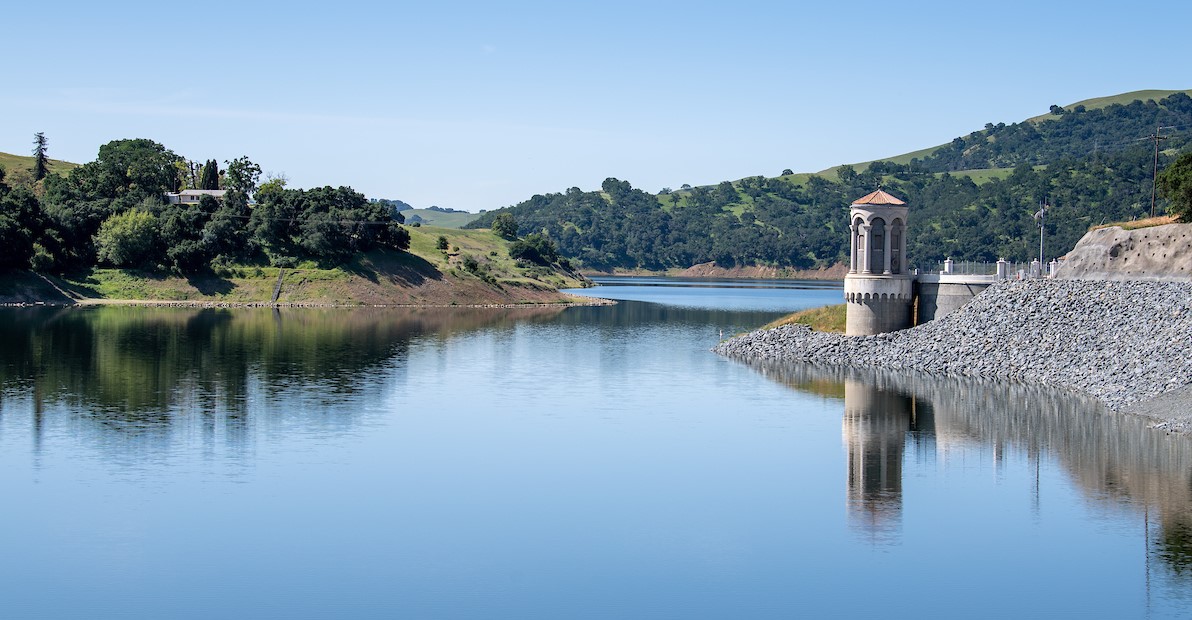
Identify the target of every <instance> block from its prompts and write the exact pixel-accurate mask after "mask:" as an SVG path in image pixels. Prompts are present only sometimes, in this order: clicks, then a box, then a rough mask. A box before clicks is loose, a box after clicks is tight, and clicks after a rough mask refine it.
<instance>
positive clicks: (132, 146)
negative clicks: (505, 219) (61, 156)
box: [0, 134, 409, 274]
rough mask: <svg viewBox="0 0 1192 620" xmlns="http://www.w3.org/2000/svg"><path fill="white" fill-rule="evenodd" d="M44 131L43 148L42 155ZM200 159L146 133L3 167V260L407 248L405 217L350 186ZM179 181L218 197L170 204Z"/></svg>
mask: <svg viewBox="0 0 1192 620" xmlns="http://www.w3.org/2000/svg"><path fill="white" fill-rule="evenodd" d="M44 150H45V143H44V136H42V135H41V134H38V151H39V153H40V154H41V155H44ZM225 164H226V166H225V168H224V169H223V170H220V169H219V165H218V163H217V162H216V161H215V160H207V161H206V162H205V163H204V164H203V165H202V166H201V167H199V166H195V165H193V164H191V163H190V162H188V161H187V160H185V159H184V158H182V157H180V156H178V155H176V154H175V153H174V152H172V151H170V150H169V149H167V148H165V147H164V146H163V145H161V144H158V143H156V142H154V141H152V140H147V139H129V140H115V141H112V142H109V143H107V144H105V145H103V146H101V147H100V149H99V154H98V156H97V157H96V159H95V161H92V162H89V163H87V164H84V165H82V166H79V167H77V168H75V169H73V170H71V171H70V172H68V173H66V174H64V175H63V174H48V175H46V176H44V178H43V179H40V180H37V181H36V182H35V183H32V184H27V183H26V184H17V185H16V186H9V185H7V184H6V183H5V173H4V170H3V169H2V168H0V267H2V268H16V269H30V268H31V269H34V270H36V271H40V272H58V273H61V272H66V271H70V270H75V269H82V268H87V267H91V266H96V265H100V266H110V267H127V268H140V269H145V270H150V271H160V272H174V273H181V274H186V273H195V272H198V271H203V270H207V269H211V268H212V267H213V266H216V267H217V266H225V265H246V264H247V265H251V264H257V265H265V264H268V265H275V266H290V265H294V264H296V263H297V262H298V261H302V260H314V261H318V262H319V263H321V264H324V265H335V264H340V263H342V262H344V261H346V260H348V259H349V258H351V257H352V256H353V255H354V254H356V253H357V252H365V251H368V250H370V249H372V248H375V247H390V248H395V249H407V248H408V247H409V233H408V232H407V231H406V230H405V229H404V228H402V227H401V223H402V222H403V218H402V216H401V214H400V213H399V212H398V211H397V210H396V209H395V208H394V207H393V205H391V204H389V203H386V202H370V201H369V200H368V199H366V198H365V197H364V195H363V194H360V193H359V192H356V191H355V190H353V189H351V188H349V187H339V188H332V187H322V188H314V189H291V188H287V187H286V181H285V179H284V178H274V179H267V180H265V181H264V182H261V168H260V166H258V165H257V164H255V163H254V162H252V161H251V160H249V159H248V158H247V157H240V158H237V159H235V160H231V161H228V162H225ZM184 188H197V189H222V190H225V193H224V194H223V196H222V197H220V198H217V197H215V196H212V195H204V196H202V197H201V198H200V200H199V201H198V202H197V203H195V202H192V203H179V202H171V201H169V200H168V199H167V196H166V195H167V194H168V193H176V192H178V191H179V190H181V189H184Z"/></svg>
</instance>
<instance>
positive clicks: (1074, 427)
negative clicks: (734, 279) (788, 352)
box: [752, 363, 1192, 588]
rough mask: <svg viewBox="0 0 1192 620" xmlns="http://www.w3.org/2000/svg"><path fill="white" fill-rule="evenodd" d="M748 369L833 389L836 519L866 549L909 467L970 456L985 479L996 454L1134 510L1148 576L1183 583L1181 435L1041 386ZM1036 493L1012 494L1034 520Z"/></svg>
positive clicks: (898, 498) (958, 462)
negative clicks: (843, 520) (840, 481)
mask: <svg viewBox="0 0 1192 620" xmlns="http://www.w3.org/2000/svg"><path fill="white" fill-rule="evenodd" d="M752 365H753V366H754V367H755V368H757V370H758V371H759V372H761V373H762V374H764V375H765V376H767V377H769V378H770V379H772V380H774V381H776V382H779V383H782V384H784V385H787V386H790V387H792V388H794V389H796V390H799V391H803V392H810V393H814V394H816V395H819V396H829V397H833V398H839V394H840V390H833V389H832V387H831V385H832V384H833V383H835V384H836V385H839V386H843V395H844V411H843V416H842V423H841V429H842V436H843V441H844V447H845V451H846V460H847V465H846V467H847V474H848V475H847V483H846V498H847V500H846V501H847V503H848V519H849V523H850V525H852V526H853V527H855V528H857V529H858V531H860V532H862V533H863V534H864V535H866V536H869V537H871V538H872V539H873V540H874V541H875V542H879V543H881V542H897V540H898V537H899V535H900V533H901V530H902V516H903V507H904V502H905V501H906V497H905V495H904V493H903V482H904V479H905V478H906V477H907V476H908V475H914V471H913V470H914V468H915V467H917V463H934V462H936V461H938V462H940V463H941V464H942V466H943V467H945V468H946V467H949V466H952V465H954V466H958V467H971V466H972V460H971V459H972V457H973V456H977V457H979V459H980V460H982V461H984V462H986V463H990V462H991V463H992V464H993V468H994V471H995V472H997V471H1000V470H1001V468H1003V467H1006V460H1007V459H1008V458H1010V457H1008V455H1014V454H1017V455H1019V456H1020V457H1021V459H1022V460H1025V461H1027V462H1030V463H1033V464H1034V465H1033V467H1032V469H1035V471H1036V472H1037V471H1038V467H1039V462H1040V461H1043V462H1044V463H1048V464H1049V466H1055V467H1059V468H1060V469H1062V470H1063V471H1065V472H1066V477H1067V478H1068V479H1069V480H1071V481H1072V482H1073V484H1074V485H1075V488H1076V489H1078V490H1080V492H1081V493H1082V494H1083V495H1084V496H1085V497H1086V498H1087V499H1088V500H1089V502H1090V505H1093V506H1100V507H1101V508H1102V509H1104V510H1110V511H1117V510H1122V509H1126V510H1133V511H1135V512H1136V513H1137V516H1138V525H1139V534H1141V536H1142V540H1143V541H1144V545H1145V550H1144V554H1145V558H1144V562H1145V566H1146V569H1147V573H1148V575H1149V574H1151V573H1152V572H1156V573H1162V574H1166V575H1170V576H1173V577H1175V579H1174V580H1172V581H1171V582H1170V583H1171V584H1174V587H1178V588H1187V587H1188V586H1189V585H1192V437H1188V436H1181V435H1168V434H1166V433H1164V432H1162V431H1158V430H1155V429H1152V428H1149V426H1150V425H1151V424H1152V422H1151V421H1148V420H1146V419H1144V418H1140V417H1137V416H1130V415H1123V414H1119V413H1114V412H1111V411H1108V410H1106V409H1104V408H1103V407H1102V406H1101V405H1099V404H1097V403H1096V402H1094V401H1091V400H1087V399H1082V398H1080V397H1077V396H1074V395H1072V394H1067V393H1062V392H1057V391H1053V390H1048V389H1046V388H1041V387H1032V386H1025V385H1019V384H1013V383H1006V382H994V381H983V380H977V379H961V378H949V377H935V376H930V375H922V374H915V373H899V372H893V371H885V370H875V369H854V368H831V367H817V366H809V365H799V364H773V363H771V364H766V363H761V364H752ZM965 459H969V460H968V461H967V462H966V460H965ZM907 468H910V469H911V470H912V471H911V472H908V471H906V469H907ZM1039 485H1040V482H1039V478H1038V474H1037V473H1036V474H1035V476H1034V483H1033V486H1032V488H1030V489H1024V491H1025V492H1027V493H1030V494H1031V495H1033V496H1034V497H1033V498H1032V502H1031V503H1032V506H1033V509H1034V510H1036V511H1045V510H1046V508H1047V506H1048V504H1047V501H1046V494H1047V489H1046V488H1044V489H1040V488H1039ZM1040 494H1042V495H1043V497H1042V499H1040V497H1039V496H1040ZM1140 555H1141V554H1140ZM1148 581H1149V579H1148ZM1149 587H1150V586H1149V585H1148V588H1149Z"/></svg>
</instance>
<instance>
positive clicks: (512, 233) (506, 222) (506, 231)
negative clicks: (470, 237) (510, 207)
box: [492, 212, 517, 239]
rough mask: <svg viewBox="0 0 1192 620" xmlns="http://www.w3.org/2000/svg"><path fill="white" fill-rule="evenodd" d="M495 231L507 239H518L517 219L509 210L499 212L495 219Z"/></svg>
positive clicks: (493, 226)
mask: <svg viewBox="0 0 1192 620" xmlns="http://www.w3.org/2000/svg"><path fill="white" fill-rule="evenodd" d="M492 229H493V232H495V233H497V235H499V236H501V237H504V238H505V239H517V220H516V219H514V217H513V214H512V213H509V212H505V213H501V214H498V215H497V217H496V218H494V219H493V225H492Z"/></svg>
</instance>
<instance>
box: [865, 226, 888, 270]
mask: <svg viewBox="0 0 1192 620" xmlns="http://www.w3.org/2000/svg"><path fill="white" fill-rule="evenodd" d="M869 226H870V233H869V239H870V242H871V243H872V245H871V247H870V250H869V270H870V271H872V272H873V273H882V272H883V271H885V270H886V257H885V251H886V220H883V219H882V218H880V217H875V218H873V220H872V221H870V222H869Z"/></svg>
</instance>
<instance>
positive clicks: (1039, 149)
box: [911, 93, 1192, 172]
mask: <svg viewBox="0 0 1192 620" xmlns="http://www.w3.org/2000/svg"><path fill="white" fill-rule="evenodd" d="M1052 115H1053V116H1052V117H1050V118H1049V120H1047V121H1043V122H1039V123H1032V122H1029V121H1028V122H1022V123H1013V124H1010V125H1006V124H1005V123H998V124H997V125H994V124H993V123H989V124H987V125H985V129H984V130H982V131H975V132H973V133H971V134H969V135H968V136H965V137H963V138H956V139H955V140H953V141H952V142H951V144H948V145H945V146H943V147H941V148H939V149H937V150H936V151H935V152H933V153H932V154H931V155H928V156H927V157H924V158H923V159H922V160H914V161H912V162H911V165H912V168H914V169H917V170H918V169H922V170H925V171H928V172H955V171H957V170H973V169H981V168H1013V167H1015V166H1018V165H1020V164H1030V165H1043V164H1048V163H1051V162H1054V161H1059V160H1061V159H1081V158H1084V157H1087V156H1090V155H1096V154H1101V153H1106V152H1117V151H1122V150H1128V149H1131V148H1135V147H1137V146H1138V145H1139V143H1140V142H1142V143H1143V145H1148V144H1150V143H1149V142H1148V141H1147V136H1149V135H1151V134H1153V133H1155V130H1156V128H1157V127H1159V126H1160V125H1162V126H1166V127H1188V126H1189V125H1192V97H1189V96H1188V95H1186V94H1184V93H1176V94H1174V95H1171V96H1170V97H1167V98H1165V99H1162V100H1161V101H1154V100H1148V101H1145V102H1143V101H1134V102H1133V103H1130V104H1129V105H1122V104H1116V103H1115V104H1113V105H1110V106H1107V107H1105V108H1100V109H1096V110H1086V109H1084V107H1083V106H1076V107H1075V108H1073V109H1072V110H1070V111H1066V110H1064V109H1063V108H1060V107H1059V106H1052ZM1190 143H1192V133H1189V132H1183V133H1176V134H1173V135H1172V136H1171V138H1170V139H1169V140H1168V141H1167V142H1166V143H1165V144H1164V148H1169V149H1172V148H1174V149H1176V150H1183V149H1184V148H1186V147H1187V146H1188V145H1189V144H1190Z"/></svg>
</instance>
